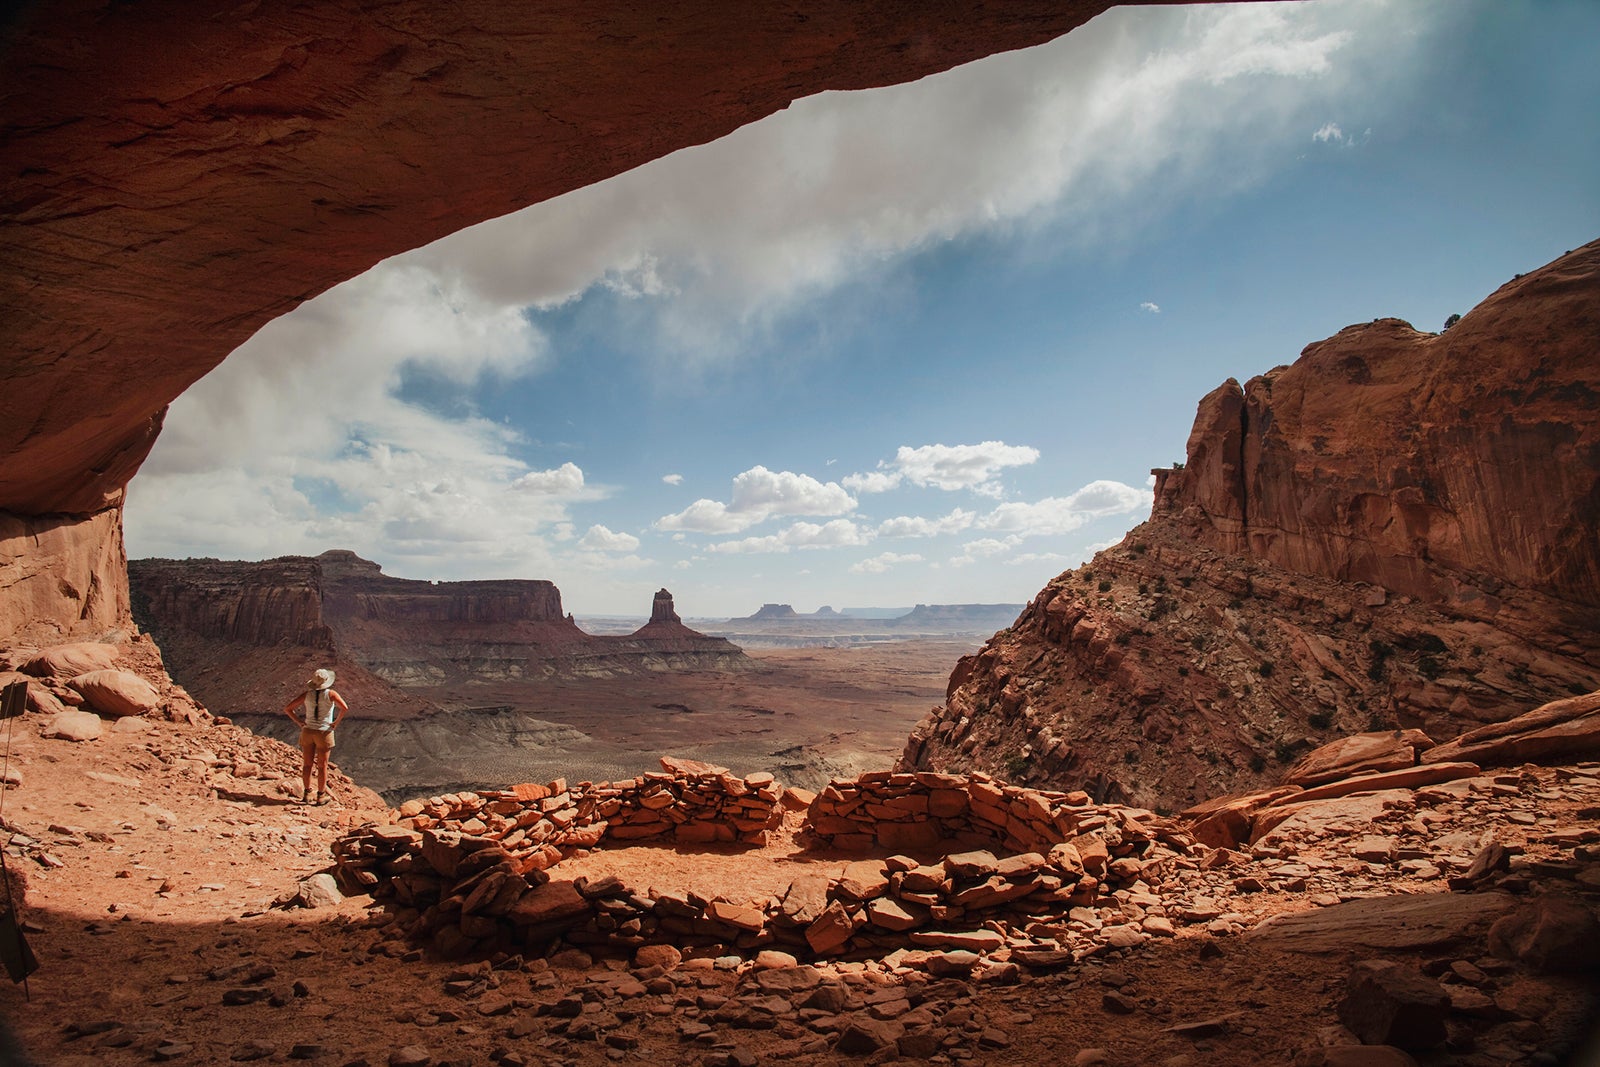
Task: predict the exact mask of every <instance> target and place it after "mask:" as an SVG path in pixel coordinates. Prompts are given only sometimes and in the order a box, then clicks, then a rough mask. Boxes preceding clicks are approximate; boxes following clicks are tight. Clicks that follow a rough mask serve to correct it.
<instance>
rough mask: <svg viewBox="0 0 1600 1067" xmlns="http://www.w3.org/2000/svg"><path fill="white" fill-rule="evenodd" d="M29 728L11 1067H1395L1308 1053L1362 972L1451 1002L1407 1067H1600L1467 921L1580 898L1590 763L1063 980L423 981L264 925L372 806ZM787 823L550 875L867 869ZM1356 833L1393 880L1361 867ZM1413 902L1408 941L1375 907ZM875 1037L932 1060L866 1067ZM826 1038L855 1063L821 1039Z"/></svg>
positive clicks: (1293, 864) (1286, 874)
mask: <svg viewBox="0 0 1600 1067" xmlns="http://www.w3.org/2000/svg"><path fill="white" fill-rule="evenodd" d="M39 718H40V717H39V716H36V715H27V716H23V717H21V718H18V719H13V720H10V721H9V722H8V723H7V724H6V725H5V735H4V737H5V743H6V751H7V755H8V760H7V762H8V767H9V770H10V772H11V773H10V777H11V780H12V784H11V785H10V787H9V788H6V789H5V790H4V791H3V792H0V820H3V822H4V824H5V828H6V830H7V832H8V834H11V835H15V836H12V837H11V844H10V846H9V847H8V849H7V865H8V868H9V869H10V871H11V872H12V875H13V877H14V878H17V879H18V880H20V881H25V883H26V893H25V901H26V903H25V904H24V906H23V907H22V909H21V916H22V919H23V922H24V929H25V930H26V931H27V936H28V938H29V941H30V943H31V946H32V948H33V951H34V952H35V953H36V954H37V956H38V959H39V963H40V966H39V969H38V970H37V972H36V973H34V974H33V975H32V976H31V977H30V978H29V979H28V982H27V986H26V988H24V987H23V986H20V985H5V986H3V987H0V1011H3V1014H4V1017H5V1019H6V1020H8V1022H9V1024H10V1025H11V1027H12V1028H13V1029H14V1030H15V1032H16V1035H17V1037H18V1038H20V1040H21V1042H22V1044H23V1047H24V1048H25V1049H26V1050H27V1052H26V1053H20V1052H16V1051H12V1052H11V1053H10V1056H11V1058H12V1061H14V1062H18V1063H26V1062H30V1061H31V1062H33V1063H37V1064H41V1065H65V1067H76V1065H88V1064H111V1065H121V1064H143V1063H149V1062H172V1063H179V1064H207V1065H209V1064H229V1063H235V1062H253V1061H260V1062H267V1063H283V1062H291V1061H304V1062H309V1063H323V1064H328V1065H339V1067H378V1065H384V1064H388V1065H394V1067H399V1065H406V1064H409V1065H412V1067H420V1065H424V1064H429V1065H433V1067H440V1065H444V1064H455V1065H469V1064H471V1065H488V1064H500V1065H502V1067H515V1065H519V1064H534V1063H541V1064H542V1063H560V1064H581V1065H588V1064H602V1063H623V1064H629V1063H635V1064H665V1063H693V1064H717V1065H720V1064H743V1065H748V1064H760V1063H776V1062H780V1061H783V1062H794V1063H818V1064H821V1063H834V1062H841V1061H844V1060H849V1059H855V1058H860V1059H862V1060H864V1061H869V1062H889V1061H895V1060H897V1059H901V1058H904V1059H906V1060H907V1061H908V1062H909V1061H912V1060H921V1061H927V1062H934V1063H946V1064H948V1063H959V1062H970V1063H984V1064H988V1063H994V1064H1037V1063H1040V1062H1046V1061H1053V1062H1059V1063H1073V1064H1096V1063H1100V1064H1128V1065H1132V1064H1164V1065H1167V1067H1185V1065H1199V1064H1219V1065H1220V1064H1230V1065H1232V1064H1250V1063H1262V1064H1272V1063H1291V1062H1295V1063H1306V1064H1324V1063H1326V1064H1331V1063H1341V1064H1343V1063H1352V1064H1353V1063H1361V1064H1387V1063H1395V1064H1404V1063H1408V1062H1411V1061H1410V1060H1406V1059H1403V1058H1387V1059H1386V1058H1382V1057H1383V1056H1385V1055H1388V1053H1387V1052H1385V1051H1384V1050H1374V1049H1363V1050H1356V1051H1357V1052H1358V1053H1360V1054H1362V1055H1365V1057H1366V1058H1360V1059H1354V1058H1346V1059H1337V1058H1331V1054H1329V1053H1327V1052H1325V1051H1324V1050H1323V1049H1322V1047H1321V1046H1322V1045H1324V1044H1327V1043H1330V1042H1331V1043H1333V1044H1338V1043H1340V1042H1341V1041H1347V1040H1348V1035H1343V1034H1341V1031H1340V1029H1339V1018H1338V1016H1337V1014H1336V1011H1337V1005H1338V1003H1339V1002H1340V1000H1341V999H1342V998H1343V995H1344V990H1345V987H1346V981H1347V977H1348V976H1349V974H1350V973H1351V968H1352V965H1353V964H1354V963H1355V962H1357V961H1359V960H1364V959H1372V958H1382V959H1390V960H1397V961H1399V962H1401V963H1403V964H1405V965H1406V966H1408V967H1414V968H1421V970H1422V971H1423V972H1425V973H1429V974H1433V975H1437V976H1439V978H1440V980H1441V981H1442V982H1443V983H1445V984H1444V988H1445V989H1446V990H1448V991H1449V994H1450V999H1451V1012H1450V1017H1449V1039H1448V1041H1447V1043H1446V1044H1444V1045H1442V1046H1440V1047H1439V1048H1437V1049H1435V1050H1433V1051H1430V1052H1425V1053H1419V1054H1418V1055H1417V1059H1416V1062H1419V1063H1421V1064H1423V1065H1425V1067H1426V1065H1443V1064H1463V1065H1466V1064H1470V1065H1475V1067H1493V1065H1501V1064H1511V1063H1526V1064H1540V1065H1543V1064H1558V1063H1569V1064H1574V1065H1585V1067H1587V1065H1589V1064H1593V1063H1595V1062H1597V1061H1596V1052H1597V1050H1596V1049H1595V1048H1594V1047H1593V1046H1589V1047H1585V1046H1584V1044H1583V1041H1584V1029H1585V1027H1586V1026H1588V1025H1590V1023H1591V1021H1592V1020H1593V1019H1594V1018H1595V1010H1596V1007H1597V998H1596V990H1595V985H1594V982H1593V980H1592V979H1589V978H1585V977H1580V976H1571V975H1560V974H1540V973H1530V972H1529V971H1528V970H1526V969H1525V968H1522V967H1520V966H1517V965H1512V964H1509V963H1507V962H1506V961H1504V960H1501V959H1498V958H1496V957H1494V956H1493V955H1492V954H1491V953H1490V952H1489V951H1487V949H1486V945H1485V941H1484V932H1483V921H1482V920H1483V917H1484V915H1485V912H1486V909H1487V910H1488V911H1489V912H1493V911H1495V910H1496V909H1503V908H1504V907H1507V906H1509V902H1510V901H1512V900H1520V899H1531V898H1538V897H1540V896H1543V895H1546V894H1556V895H1561V896H1568V897H1573V896H1576V897H1577V898H1579V899H1583V898H1592V897H1593V895H1594V894H1595V893H1596V892H1597V891H1600V877H1597V875H1600V863H1597V862H1596V861H1597V860H1600V855H1597V854H1596V842H1597V841H1600V831H1597V830H1596V828H1595V821H1596V813H1597V812H1600V765H1595V764H1584V765H1575V766H1572V767H1565V768H1532V767H1530V768H1523V769H1521V770H1518V771H1512V772H1508V773H1499V774H1494V775H1490V776H1485V777H1483V778H1480V779H1473V780H1470V781H1469V782H1466V783H1463V784H1460V785H1454V786H1452V787H1450V788H1448V789H1446V788H1435V789H1432V790H1429V789H1420V790H1417V791H1415V792H1414V793H1412V794H1411V795H1410V796H1409V797H1407V798H1401V799H1400V800H1399V801H1394V800H1392V799H1391V800H1390V801H1386V802H1385V803H1384V804H1383V805H1369V806H1367V807H1366V808H1362V807H1361V805H1359V804H1357V805H1354V806H1352V807H1348V808H1344V809H1341V810H1342V811H1343V814H1342V815H1339V816H1336V817H1333V818H1330V819H1328V820H1325V821H1324V822H1323V823H1322V824H1321V825H1317V826H1311V827H1307V828H1305V829H1304V830H1303V831H1302V832H1300V833H1299V834H1298V835H1297V836H1294V837H1291V838H1287V839H1284V840H1280V841H1278V842H1276V843H1274V844H1273V845H1272V846H1271V847H1268V848H1257V849H1254V850H1252V851H1251V852H1250V853H1248V854H1243V853H1231V854H1224V853H1223V851H1222V850H1219V851H1218V853H1214V854H1213V855H1214V856H1218V857H1220V858H1219V862H1216V863H1202V864H1195V865H1190V867H1189V868H1188V869H1184V870H1181V871H1179V872H1177V874H1175V875H1174V876H1173V878H1172V879H1170V880H1169V881H1166V882H1163V883H1162V884H1160V885H1156V886H1152V887H1150V891H1151V892H1152V893H1153V894H1154V895H1155V896H1157V897H1159V898H1160V899H1161V904H1160V905H1159V907H1160V908H1161V909H1162V910H1164V911H1166V912H1167V913H1168V914H1170V915H1171V916H1173V917H1174V919H1176V920H1177V921H1176V923H1175V925H1176V926H1177V930H1176V933H1175V935H1174V936H1168V937H1152V938H1150V939H1148V940H1146V941H1145V942H1144V943H1143V944H1141V945H1139V946H1136V947H1132V948H1128V949H1123V950H1112V951H1107V952H1104V953H1101V954H1099V955H1097V956H1095V957H1094V958H1090V959H1085V960H1083V961H1082V962H1080V963H1078V964H1075V965H1072V966H1069V967H1066V968H1064V969H1061V970H1058V971H1055V972H1054V973H1027V972H1022V973H1019V972H1018V969H1017V968H1016V967H1015V965H1012V966H1011V967H1009V968H1007V967H1004V966H1000V967H996V968H993V969H991V970H987V971H985V972H984V974H985V975H987V976H988V977H989V980H976V979H974V978H969V979H965V980H955V979H949V978H944V979H940V978H936V977H933V976H931V975H930V974H929V973H928V971H927V970H926V969H925V968H922V967H918V966H916V965H915V963H914V961H911V960H908V959H891V960H887V961H877V960H870V959H866V960H852V961H840V962H835V963H829V964H826V965H819V966H816V967H812V966H808V965H801V966H799V967H794V968H790V969H788V970H784V969H779V970H775V971H765V970H759V969H755V968H754V967H753V965H752V964H751V963H750V962H740V961H737V960H736V959H734V958H732V957H721V958H712V957H710V956H706V957H704V958H700V959H686V960H683V961H682V962H681V963H680V964H679V965H678V966H676V967H674V968H672V969H670V970H667V971H666V972H665V973H661V968H659V967H655V968H648V969H646V968H643V967H641V966H640V964H639V962H637V961H630V960H628V959H623V958H618V959H606V958H593V957H590V956H588V955H585V954H583V953H581V952H574V951H567V952H563V953H560V954H557V955H555V956H553V957H551V958H549V959H529V960H523V959H522V958H520V957H509V958H501V957H497V958H492V959H490V960H487V961H479V962H469V963H461V962H442V961H436V960H432V959H430V958H427V957H426V956H424V955H423V954H422V953H421V952H420V951H416V950H415V949H413V948H412V947H411V946H409V945H407V944H404V943H402V942H400V941H398V940H396V939H395V938H394V937H393V936H392V934H391V933H390V932H389V931H388V929H387V928H386V927H385V925H384V917H383V915H382V914H381V913H379V912H375V911H369V908H370V904H371V902H370V900H369V899H368V898H365V897H352V898H347V899H344V900H342V901H338V902H335V903H332V904H329V905H326V906H323V907H318V908H315V909H310V910H307V909H303V908H292V909H290V908H282V907H276V906H274V901H275V900H280V899H285V898H289V897H293V896H294V895H295V893H296V891H297V889H298V887H299V885H300V882H301V880H302V879H304V878H305V877H306V876H307V875H309V874H310V873H312V872H314V871H317V870H320V869H323V868H325V867H327V866H328V864H329V861H330V856H329V852H328V848H329V844H330V842H331V841H332V840H333V839H334V838H335V837H337V836H338V835H339V834H340V833H342V832H343V831H344V830H346V829H347V828H350V827H352V826H355V825H359V824H362V823H366V822H369V821H373V820H378V821H382V820H384V819H385V818H386V816H387V809H386V806H385V805H384V804H383V803H382V802H381V800H380V799H379V798H378V797H377V796H376V795H375V794H373V793H372V792H370V791H369V790H366V789H363V788H361V787H359V786H356V785H355V784H354V783H352V782H350V781H349V780H348V779H346V778H344V777H343V776H342V775H340V776H338V777H337V779H336V780H335V782H334V791H335V793H336V795H337V798H338V799H337V802H336V803H335V804H333V805H330V806H327V807H306V806H302V805H300V804H298V803H297V802H296V801H295V797H296V796H297V795H298V792H299V775H298V754H297V753H295V752H294V751H292V750H290V749H288V748H287V747H286V746H283V745H281V744H278V743H276V742H274V741H272V740H270V739H266V738H262V737H259V736H256V735H253V734H250V733H249V732H247V731H244V730H242V729H240V728H238V727H236V726H233V725H227V724H218V725H207V726H188V725H176V724H171V723H166V722H157V721H150V720H132V721H126V722H125V723H124V724H122V725H121V726H120V727H119V728H118V729H114V730H109V731H107V733H106V734H105V736H104V737H103V738H101V739H100V740H98V741H95V742H88V743H81V744H79V743H73V742H69V741H65V740H57V739H46V738H43V737H41V736H40V729H39V727H40V722H39ZM789 818H790V820H791V821H790V822H789V823H788V824H786V826H785V828H784V830H783V831H781V832H778V833H776V834H774V835H773V837H772V840H770V841H769V843H768V844H767V845H766V846H765V847H763V848H760V849H755V850H748V851H733V850H728V849H722V850H717V849H711V850H699V851H679V850H674V849H671V848H661V847H634V848H607V849H604V850H600V851H596V852H593V853H590V854H589V855H587V856H580V857H576V858H574V859H572V860H569V861H568V862H567V863H564V864H563V865H562V872H563V877H576V876H578V875H580V874H589V875H601V874H615V875H617V876H619V877H620V878H622V879H623V880H624V881H625V882H626V883H627V884H630V885H637V886H649V887H651V889H652V891H655V890H669V889H672V888H694V889H696V890H697V891H699V892H702V893H705V894H707V895H721V896H724V897H726V898H728V899H730V900H734V901H753V900H760V899H763V898H765V897H767V896H769V895H770V894H771V893H773V892H774V891H775V890H777V889H779V888H781V887H782V886H783V885H784V884H785V883H786V882H787V881H788V880H789V879H791V878H793V877H794V876H795V874H796V873H797V872H798V871H800V870H801V869H806V870H809V871H812V872H824V873H837V872H838V871H839V870H841V869H842V868H843V866H844V864H845V862H846V860H847V859H852V858H856V857H854V856H850V857H846V856H843V855H835V854H829V853H820V852H814V851H809V850H807V849H804V848H803V847H801V845H800V844H799V843H797V841H796V840H795V836H794V831H795V830H796V829H797V826H796V822H795V820H796V819H797V816H795V815H791V816H790V817H789ZM1372 834H1385V835H1390V836H1391V837H1392V838H1393V839H1394V841H1395V842H1397V843H1398V851H1397V855H1399V856H1401V857H1406V859H1405V860H1403V861H1401V862H1387V863H1383V862H1368V861H1366V860H1363V859H1361V858H1360V856H1359V855H1357V854H1356V853H1358V852H1359V850H1360V849H1361V848H1362V847H1363V844H1365V843H1366V840H1365V839H1366V836H1368V835H1372ZM1488 840H1494V841H1499V842H1502V843H1504V844H1505V845H1507V846H1510V847H1511V848H1512V849H1513V850H1515V851H1516V852H1518V853H1519V855H1518V856H1517V857H1516V860H1515V862H1514V865H1513V867H1512V870H1511V871H1510V873H1509V874H1507V875H1505V876H1504V877H1503V878H1502V879H1501V880H1500V884H1499V885H1498V886H1497V887H1495V888H1496V891H1495V892H1472V893H1465V892H1461V893H1452V892H1445V891H1444V890H1445V883H1446V879H1447V878H1448V877H1450V876H1452V875H1459V874H1461V873H1463V871H1464V868H1465V866H1466V865H1467V864H1468V863H1469V862H1470V859H1471V855H1472V853H1473V852H1474V850H1475V849H1476V848H1477V847H1479V845H1481V844H1482V843H1483V842H1485V841H1488ZM1508 891H1509V893H1510V894H1512V895H1509V896H1508V895H1507V892H1508ZM1417 902H1421V903H1422V904H1423V905H1425V907H1426V910H1427V915H1425V916H1419V915H1418V914H1417V913H1414V912H1411V913H1402V912H1401V911H1396V910H1394V909H1395V908H1396V906H1397V905H1398V906H1401V907H1402V908H1403V907H1406V906H1411V905H1414V904H1416V903H1417ZM1147 903H1148V902H1147ZM1189 920H1193V921H1192V922H1190V921H1189ZM1308 920H1310V921H1309V922H1308ZM1107 921H1117V920H1114V919H1110V918H1108V920H1107ZM791 972H804V974H803V977H804V978H805V979H806V982H807V983H809V985H805V983H801V984H802V985H805V987H804V988H800V986H799V985H796V983H795V982H794V975H793V974H792V973H791ZM978 977H980V978H981V977H982V976H978ZM1018 979H1020V981H1019V980H1018ZM796 989H799V990H800V991H799V992H795V990H796ZM818 989H826V990H828V991H829V993H828V995H827V996H826V997H821V998H819V996H818V994H817V990H818ZM819 1004H820V1005H825V1006H823V1007H819V1006H818V1005H819ZM877 1026H898V1027H899V1028H901V1029H903V1030H904V1031H905V1032H906V1033H915V1034H919V1035H927V1039H926V1041H925V1042H924V1043H923V1044H921V1045H920V1046H918V1045H916V1044H912V1045H905V1044H901V1045H896V1044H895V1043H893V1042H892V1041H891V1042H890V1043H888V1044H886V1045H882V1046H881V1047H876V1048H874V1047H873V1046H872V1044H871V1041H872V1037H871V1035H872V1034H873V1033H874V1032H875V1031H874V1027H877ZM846 1030H850V1031H851V1032H853V1033H855V1034H856V1035H857V1040H858V1042H859V1045H852V1046H851V1047H859V1048H860V1051H859V1052H853V1053H851V1052H847V1051H846V1050H845V1048H844V1047H843V1045H842V1044H841V1043H840V1037H839V1035H841V1034H842V1033H844V1032H845V1031H846ZM862 1035H865V1036H862ZM907 1049H909V1050H910V1051H909V1053H906V1054H905V1055H902V1053H903V1052H905V1050H907ZM4 1051H5V1050H4V1049H3V1047H0V1053H3V1052H4ZM1395 1055H1396V1056H1398V1055H1400V1054H1398V1053H1396V1054H1395ZM24 1056H26V1058H24ZM1318 1057H1321V1058H1318Z"/></svg>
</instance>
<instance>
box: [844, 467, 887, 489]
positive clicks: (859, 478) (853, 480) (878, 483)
mask: <svg viewBox="0 0 1600 1067" xmlns="http://www.w3.org/2000/svg"><path fill="white" fill-rule="evenodd" d="M900 479H901V474H900V472H899V471H868V472H867V473H865V474H847V475H845V476H844V477H843V478H840V479H839V481H840V483H842V484H843V485H844V487H845V488H846V489H849V490H851V491H852V492H857V493H887V492H888V491H889V490H891V489H893V488H894V487H895V486H897V485H899V484H900Z"/></svg>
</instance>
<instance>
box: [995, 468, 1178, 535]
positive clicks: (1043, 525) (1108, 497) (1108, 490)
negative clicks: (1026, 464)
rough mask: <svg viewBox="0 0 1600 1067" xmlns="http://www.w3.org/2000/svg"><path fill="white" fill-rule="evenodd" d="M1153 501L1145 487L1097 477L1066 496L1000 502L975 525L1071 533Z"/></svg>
mask: <svg viewBox="0 0 1600 1067" xmlns="http://www.w3.org/2000/svg"><path fill="white" fill-rule="evenodd" d="M1154 502H1155V498H1154V496H1153V494H1151V492H1150V491H1149V490H1148V489H1136V488H1134V487H1133V486H1131V485H1125V484H1123V483H1122V482H1114V481H1106V480H1100V481H1094V482H1090V483H1089V484H1088V485H1086V486H1084V487H1083V488H1082V489H1079V490H1078V491H1077V492H1075V493H1073V494H1071V495H1070V496H1064V497H1047V498H1045V499H1044V500H1038V501H1034V502H1033V503H1022V502H1007V503H1004V504H1000V505H998V506H997V507H995V509H994V510H993V511H991V512H989V514H987V515H985V516H983V517H982V518H981V519H979V520H978V522H977V525H978V526H979V527H980V528H982V529H985V530H1014V531H1017V532H1018V533H1019V534H1021V535H1022V536H1025V537H1043V536H1049V535H1053V534H1064V533H1071V532H1072V531H1073V530H1076V529H1078V528H1079V527H1081V526H1084V525H1086V524H1087V523H1089V522H1090V521H1091V520H1093V519H1098V518H1104V517H1106V516H1110V515H1127V514H1131V513H1134V512H1138V511H1143V510H1148V509H1149V508H1150V506H1151V505H1152V504H1153V503H1154Z"/></svg>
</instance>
